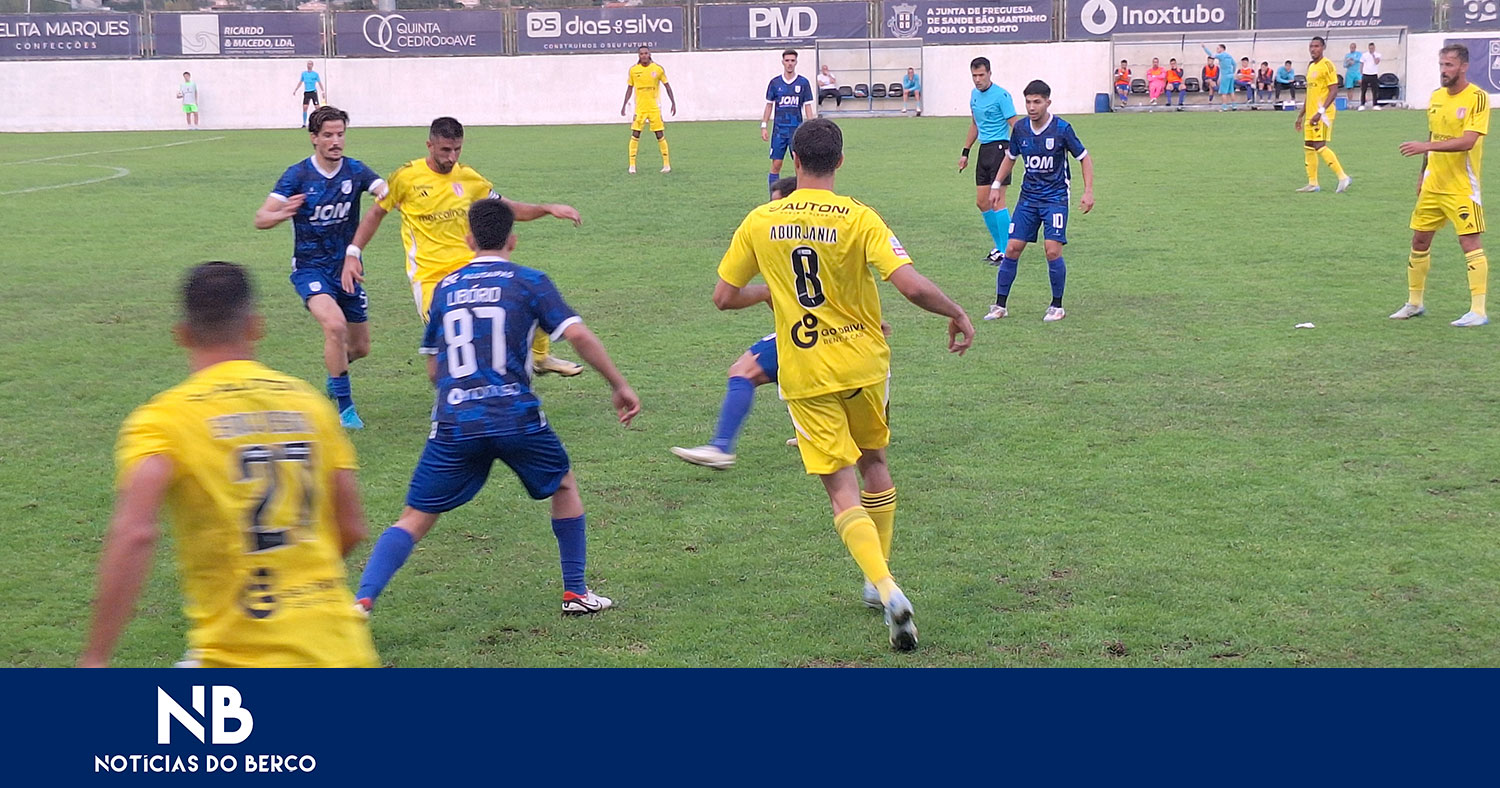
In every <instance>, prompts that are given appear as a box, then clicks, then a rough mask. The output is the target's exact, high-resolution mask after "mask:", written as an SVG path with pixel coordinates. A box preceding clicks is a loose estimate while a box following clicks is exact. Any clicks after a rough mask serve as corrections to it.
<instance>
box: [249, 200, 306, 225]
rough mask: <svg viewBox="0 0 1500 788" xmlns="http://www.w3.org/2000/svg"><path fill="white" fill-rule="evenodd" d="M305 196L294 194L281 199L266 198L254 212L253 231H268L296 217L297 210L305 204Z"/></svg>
mask: <svg viewBox="0 0 1500 788" xmlns="http://www.w3.org/2000/svg"><path fill="white" fill-rule="evenodd" d="M306 200H307V195H305V194H294V195H292V196H290V197H286V198H281V197H280V196H279V195H278V196H276V197H267V198H266V201H265V202H263V203H261V204H260V207H259V208H257V209H256V211H255V229H257V230H269V229H271V228H272V227H275V226H276V225H278V224H281V223H282V222H284V221H286V220H287V219H290V218H292V217H293V216H296V215H297V210H298V209H299V208H301V207H302V203H303V202H306Z"/></svg>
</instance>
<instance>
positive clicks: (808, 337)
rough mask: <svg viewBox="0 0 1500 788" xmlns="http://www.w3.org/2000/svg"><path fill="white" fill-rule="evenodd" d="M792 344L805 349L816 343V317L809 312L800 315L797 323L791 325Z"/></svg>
mask: <svg viewBox="0 0 1500 788" xmlns="http://www.w3.org/2000/svg"><path fill="white" fill-rule="evenodd" d="M792 344H793V345H796V346H797V347H800V348H802V349H803V350H807V349H809V348H811V347H812V346H813V345H816V344H818V318H817V316H816V315H813V314H811V313H809V314H805V315H803V316H802V319H801V320H799V321H797V324H796V325H794V326H792Z"/></svg>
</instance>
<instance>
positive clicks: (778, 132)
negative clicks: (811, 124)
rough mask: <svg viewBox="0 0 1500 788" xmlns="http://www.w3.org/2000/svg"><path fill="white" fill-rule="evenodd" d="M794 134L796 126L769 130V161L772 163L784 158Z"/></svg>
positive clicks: (776, 127) (777, 127)
mask: <svg viewBox="0 0 1500 788" xmlns="http://www.w3.org/2000/svg"><path fill="white" fill-rule="evenodd" d="M796 133H797V127H796V126H775V127H773V128H772V129H771V159H772V160H773V161H781V160H782V159H785V158H786V150H787V148H790V147H791V146H792V135H793V134H796Z"/></svg>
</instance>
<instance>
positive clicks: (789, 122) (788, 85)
mask: <svg viewBox="0 0 1500 788" xmlns="http://www.w3.org/2000/svg"><path fill="white" fill-rule="evenodd" d="M812 100H813V94H812V83H811V82H808V81H807V77H803V76H799V77H797V78H796V79H794V80H792V81H791V82H787V81H786V79H785V78H783V77H782V76H781V75H779V74H778V75H777V76H775V77H773V78H772V79H771V84H769V85H767V86H766V101H769V102H771V103H772V104H773V105H775V107H776V112H775V114H774V115H773V116H772V117H773V120H772V121H771V123H772V125H774V126H776V128H779V129H795V128H797V127H798V126H800V125H802V105H803V104H806V103H807V102H809V101H812Z"/></svg>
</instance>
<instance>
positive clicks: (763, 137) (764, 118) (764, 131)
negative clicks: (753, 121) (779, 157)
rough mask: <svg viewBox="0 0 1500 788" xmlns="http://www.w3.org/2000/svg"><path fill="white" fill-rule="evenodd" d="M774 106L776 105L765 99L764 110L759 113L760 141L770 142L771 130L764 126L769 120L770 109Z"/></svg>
mask: <svg viewBox="0 0 1500 788" xmlns="http://www.w3.org/2000/svg"><path fill="white" fill-rule="evenodd" d="M775 106H776V105H775V104H772V103H771V102H769V101H767V102H766V111H765V112H762V113H760V141H761V142H770V141H771V132H770V130H769V129H768V128H767V127H766V124H767V123H770V122H771V110H772V109H773V108H774V107H775Z"/></svg>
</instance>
